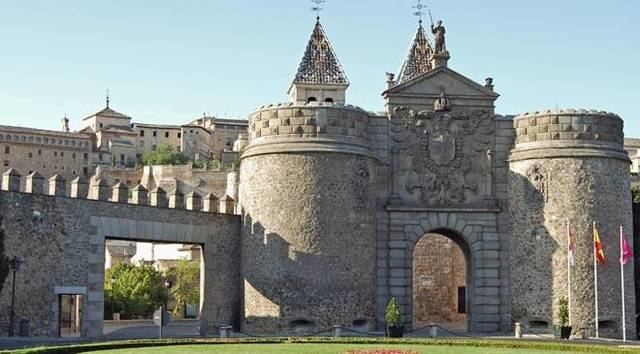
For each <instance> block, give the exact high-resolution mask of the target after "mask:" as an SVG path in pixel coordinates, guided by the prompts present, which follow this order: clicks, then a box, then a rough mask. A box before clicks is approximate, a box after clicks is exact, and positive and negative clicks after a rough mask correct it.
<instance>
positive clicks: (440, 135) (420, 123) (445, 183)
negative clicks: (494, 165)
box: [392, 96, 494, 205]
mask: <svg viewBox="0 0 640 354" xmlns="http://www.w3.org/2000/svg"><path fill="white" fill-rule="evenodd" d="M392 131H393V136H394V143H395V144H396V147H397V149H396V150H397V152H398V154H399V155H401V157H404V159H403V160H402V161H404V163H399V164H398V166H396V169H398V170H400V171H397V172H400V174H399V175H401V176H402V183H401V184H402V186H401V188H403V189H404V191H405V192H406V193H408V194H409V195H411V196H413V197H415V198H417V199H418V200H419V201H420V202H422V203H426V204H431V205H450V204H461V203H464V202H466V201H467V200H468V195H475V194H477V193H478V181H477V180H474V179H473V178H472V179H471V180H469V178H468V175H469V174H470V173H471V172H474V171H473V170H474V169H484V170H489V168H487V167H482V166H481V164H479V163H478V162H477V161H474V160H478V159H485V160H486V155H487V151H489V150H490V149H491V143H492V141H493V139H492V138H493V136H492V133H493V131H494V122H493V117H492V115H491V114H490V112H488V111H484V110H475V111H470V112H468V111H461V112H450V111H449V106H448V100H447V99H446V97H444V96H441V98H440V99H439V100H437V101H436V103H435V105H434V111H415V110H412V109H410V108H407V107H397V108H395V110H394V115H393V116H392ZM483 161H484V160H483ZM407 162H409V163H407ZM489 163H490V161H489ZM475 172H478V173H484V171H475Z"/></svg>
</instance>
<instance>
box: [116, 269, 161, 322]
mask: <svg viewBox="0 0 640 354" xmlns="http://www.w3.org/2000/svg"><path fill="white" fill-rule="evenodd" d="M164 279H165V278H164V276H163V275H162V273H160V272H159V271H157V270H156V269H155V268H153V267H152V266H150V265H144V264H142V265H138V266H136V265H131V264H125V263H120V264H117V265H115V266H113V267H111V268H109V269H107V270H106V272H105V275H104V288H105V296H106V299H105V300H106V301H105V314H107V313H109V312H111V311H112V310H113V312H119V313H120V316H121V318H122V319H134V318H146V317H150V316H151V315H152V314H153V311H154V310H156V309H157V308H158V307H159V306H160V305H162V304H164V302H165V301H166V298H167V295H166V289H165V288H164ZM105 318H110V316H108V315H106V316H105Z"/></svg>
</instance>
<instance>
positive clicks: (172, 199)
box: [169, 189, 184, 209]
mask: <svg viewBox="0 0 640 354" xmlns="http://www.w3.org/2000/svg"><path fill="white" fill-rule="evenodd" d="M169 208H171V209H184V194H182V192H180V191H179V190H178V189H175V190H174V191H173V192H171V194H169Z"/></svg>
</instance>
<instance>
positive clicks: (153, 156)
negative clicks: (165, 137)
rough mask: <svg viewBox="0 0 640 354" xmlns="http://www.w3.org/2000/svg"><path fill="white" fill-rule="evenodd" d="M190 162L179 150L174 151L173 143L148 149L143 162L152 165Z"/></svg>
mask: <svg viewBox="0 0 640 354" xmlns="http://www.w3.org/2000/svg"><path fill="white" fill-rule="evenodd" d="M188 162H189V159H187V157H186V156H184V155H183V154H182V153H181V152H179V151H173V147H172V146H171V145H162V146H160V147H159V148H158V149H156V150H155V151H148V152H145V153H144V154H143V155H142V164H143V165H145V166H150V165H184V164H187V163H188Z"/></svg>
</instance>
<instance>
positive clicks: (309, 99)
mask: <svg viewBox="0 0 640 354" xmlns="http://www.w3.org/2000/svg"><path fill="white" fill-rule="evenodd" d="M316 101H317V99H316V98H315V97H309V98H308V99H307V103H309V102H316Z"/></svg>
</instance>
